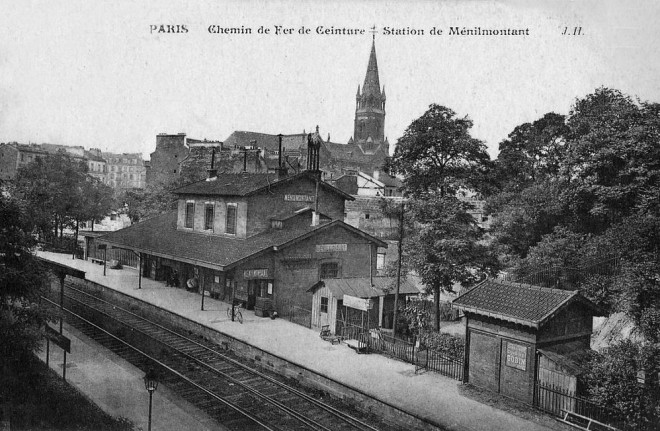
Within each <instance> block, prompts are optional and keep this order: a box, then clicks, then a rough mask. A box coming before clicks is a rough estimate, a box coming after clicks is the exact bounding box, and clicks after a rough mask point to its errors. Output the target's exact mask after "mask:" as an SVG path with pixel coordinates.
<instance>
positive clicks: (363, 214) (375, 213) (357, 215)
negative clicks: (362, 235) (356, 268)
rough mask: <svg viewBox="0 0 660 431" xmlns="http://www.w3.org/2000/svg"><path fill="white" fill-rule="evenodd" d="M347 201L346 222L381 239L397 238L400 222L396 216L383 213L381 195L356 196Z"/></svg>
mask: <svg viewBox="0 0 660 431" xmlns="http://www.w3.org/2000/svg"><path fill="white" fill-rule="evenodd" d="M354 197H355V200H354V201H347V202H346V218H345V220H344V221H345V222H346V223H348V224H350V225H351V226H353V227H356V228H358V229H360V230H363V231H365V232H367V233H368V234H370V235H373V236H375V237H376V238H380V239H391V240H394V239H397V238H398V235H399V232H398V230H399V223H398V221H397V220H396V218H390V217H387V216H385V215H384V214H383V210H382V209H381V205H382V200H383V199H387V198H381V197H359V196H354Z"/></svg>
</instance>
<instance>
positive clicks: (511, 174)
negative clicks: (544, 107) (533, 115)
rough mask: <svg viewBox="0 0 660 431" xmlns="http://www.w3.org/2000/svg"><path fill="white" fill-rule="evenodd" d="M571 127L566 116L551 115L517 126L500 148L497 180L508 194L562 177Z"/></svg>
mask: <svg viewBox="0 0 660 431" xmlns="http://www.w3.org/2000/svg"><path fill="white" fill-rule="evenodd" d="M567 133H568V127H567V126H566V123H565V117H564V116H563V115H559V114H555V113H554V112H550V113H547V114H545V115H544V116H543V117H542V118H540V119H538V120H536V121H534V122H533V123H524V124H521V125H520V126H517V127H516V128H515V129H513V131H512V132H511V133H510V134H509V136H508V139H505V140H504V141H502V142H501V143H500V145H499V149H500V152H499V155H498V156H497V160H496V162H495V167H494V171H495V174H494V176H495V178H496V181H497V182H498V184H499V185H500V187H501V190H505V191H521V190H523V189H524V188H526V187H528V186H530V185H532V184H534V183H537V182H539V181H542V180H545V179H548V178H554V177H556V176H557V175H558V174H559V171H560V167H561V161H562V156H563V146H564V144H565V136H566V134H567Z"/></svg>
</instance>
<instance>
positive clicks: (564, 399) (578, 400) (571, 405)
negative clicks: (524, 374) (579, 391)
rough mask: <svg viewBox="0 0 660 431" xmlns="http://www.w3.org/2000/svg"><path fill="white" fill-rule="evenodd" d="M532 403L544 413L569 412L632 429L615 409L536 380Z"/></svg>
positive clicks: (559, 413) (559, 414)
mask: <svg viewBox="0 0 660 431" xmlns="http://www.w3.org/2000/svg"><path fill="white" fill-rule="evenodd" d="M534 405H535V406H536V407H537V408H539V409H541V410H543V411H544V412H546V413H550V414H552V415H555V416H559V417H563V416H564V414H565V412H571V413H575V414H578V415H580V416H584V417H586V418H589V419H594V420H596V421H598V422H601V423H604V424H607V425H609V426H611V427H615V428H618V429H621V430H632V429H634V428H630V427H629V426H627V425H626V423H625V421H624V420H623V419H622V417H621V414H620V413H618V412H616V411H615V410H612V409H610V408H607V407H604V406H601V405H598V404H595V403H593V402H591V401H589V400H587V399H585V398H582V397H579V396H577V395H576V394H575V393H573V392H572V391H569V390H567V389H565V388H562V387H559V386H555V385H549V384H545V383H541V382H537V384H536V389H535V394H534Z"/></svg>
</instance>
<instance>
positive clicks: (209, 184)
mask: <svg viewBox="0 0 660 431" xmlns="http://www.w3.org/2000/svg"><path fill="white" fill-rule="evenodd" d="M301 178H307V179H310V180H314V178H313V174H311V173H309V172H305V171H303V172H300V173H299V174H295V175H289V176H286V177H283V178H279V177H278V175H277V174H276V173H257V174H253V173H247V172H241V173H220V174H218V175H217V176H216V177H215V178H212V179H210V180H202V181H197V182H195V183H192V184H188V185H186V186H183V187H179V188H178V189H175V190H174V191H173V192H174V193H176V194H180V195H214V196H251V195H254V194H257V193H260V192H262V191H264V190H268V189H273V188H275V187H278V186H280V185H282V184H286V183H289V182H291V181H296V180H299V179H301ZM319 185H320V187H323V188H324V189H326V190H329V191H332V192H334V193H337V194H340V195H341V196H342V197H343V198H344V199H348V200H353V199H354V198H353V197H352V196H351V195H349V194H347V193H344V192H343V191H341V190H340V189H338V188H336V187H334V186H332V185H330V184H328V183H326V182H325V181H321V182H320V183H319Z"/></svg>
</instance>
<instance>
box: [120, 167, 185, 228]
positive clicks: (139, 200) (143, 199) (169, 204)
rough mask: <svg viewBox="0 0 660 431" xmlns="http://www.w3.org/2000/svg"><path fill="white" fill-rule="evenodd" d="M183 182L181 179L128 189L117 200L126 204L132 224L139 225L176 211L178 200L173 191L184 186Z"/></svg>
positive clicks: (126, 210) (125, 207) (125, 208)
mask: <svg viewBox="0 0 660 431" xmlns="http://www.w3.org/2000/svg"><path fill="white" fill-rule="evenodd" d="M182 182H183V180H182V179H180V178H179V179H176V180H174V181H171V182H170V183H167V184H160V183H159V184H151V185H148V186H147V187H146V188H144V189H126V190H124V191H123V193H122V194H120V196H119V197H118V198H117V199H118V200H119V201H120V202H122V203H123V204H124V211H125V213H126V214H127V215H128V217H129V218H130V219H131V223H138V222H140V221H142V220H146V219H148V218H151V217H154V216H157V215H159V214H163V213H166V212H168V211H173V210H175V209H176V208H177V202H178V198H177V196H176V195H175V194H174V193H172V190H174V189H176V188H177V187H180V186H182V185H183V184H182Z"/></svg>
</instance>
